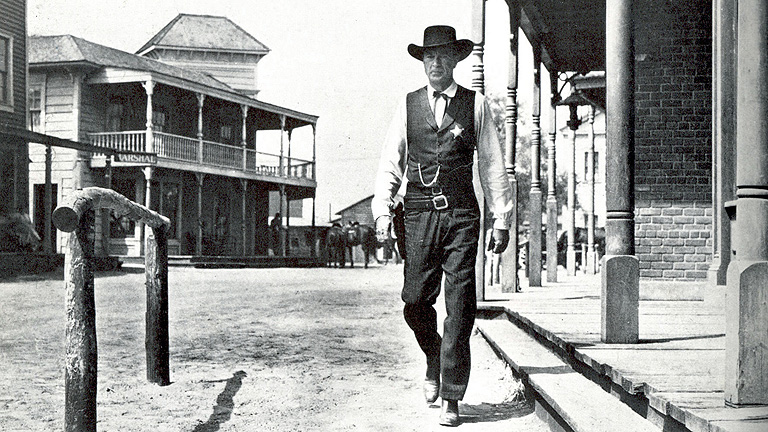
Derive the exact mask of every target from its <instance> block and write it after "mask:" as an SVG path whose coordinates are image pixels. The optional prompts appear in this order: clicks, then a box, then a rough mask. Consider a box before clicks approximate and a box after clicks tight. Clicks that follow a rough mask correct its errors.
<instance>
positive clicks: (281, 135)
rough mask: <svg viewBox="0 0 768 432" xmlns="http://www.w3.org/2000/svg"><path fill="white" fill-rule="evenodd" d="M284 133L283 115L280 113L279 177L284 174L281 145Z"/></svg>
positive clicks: (282, 144)
mask: <svg viewBox="0 0 768 432" xmlns="http://www.w3.org/2000/svg"><path fill="white" fill-rule="evenodd" d="M284 135H285V115H282V114H281V115H280V160H279V161H278V165H279V167H278V168H279V169H278V172H279V173H280V174H279V175H280V176H281V177H282V176H285V169H284V168H285V165H284V163H285V162H284V161H283V146H284V143H283V141H284V139H285V136H284Z"/></svg>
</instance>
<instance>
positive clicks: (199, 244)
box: [195, 173, 205, 256]
mask: <svg viewBox="0 0 768 432" xmlns="http://www.w3.org/2000/svg"><path fill="white" fill-rule="evenodd" d="M195 178H196V179H197V239H196V241H195V255H197V256H202V255H203V182H204V181H205V174H203V173H195Z"/></svg>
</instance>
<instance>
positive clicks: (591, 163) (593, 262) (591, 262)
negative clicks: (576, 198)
mask: <svg viewBox="0 0 768 432" xmlns="http://www.w3.org/2000/svg"><path fill="white" fill-rule="evenodd" d="M587 133H588V139H589V150H588V151H587V195H588V198H587V256H586V262H587V265H586V267H585V269H584V271H585V272H586V273H587V274H591V275H593V274H595V273H597V250H595V106H594V105H590V106H589V128H588V129H587Z"/></svg>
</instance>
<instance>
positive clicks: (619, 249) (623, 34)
mask: <svg viewBox="0 0 768 432" xmlns="http://www.w3.org/2000/svg"><path fill="white" fill-rule="evenodd" d="M605 12H606V14H605V15H606V69H605V70H606V83H605V87H606V96H607V104H606V138H607V141H606V178H608V179H611V182H612V184H611V187H610V188H608V189H607V190H606V199H605V201H606V223H605V225H606V228H605V230H606V255H605V256H604V257H603V261H602V263H603V264H602V266H603V272H602V295H601V321H602V323H601V339H602V341H603V342H605V343H637V341H638V336H639V325H638V306H639V279H640V266H639V262H638V260H637V257H635V214H634V209H635V164H634V151H635V133H634V132H635V44H634V20H633V13H634V6H633V0H615V1H609V2H607V3H606V11H605Z"/></svg>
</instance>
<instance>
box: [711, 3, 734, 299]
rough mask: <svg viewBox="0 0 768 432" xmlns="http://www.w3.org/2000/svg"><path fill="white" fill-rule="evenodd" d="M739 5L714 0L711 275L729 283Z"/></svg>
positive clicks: (715, 281) (715, 280)
mask: <svg viewBox="0 0 768 432" xmlns="http://www.w3.org/2000/svg"><path fill="white" fill-rule="evenodd" d="M736 5H737V2H736V1H735V0H715V1H713V2H712V22H713V24H712V215H713V217H712V246H713V249H712V265H711V266H710V268H709V275H708V279H709V281H710V282H711V283H712V284H713V285H725V284H726V273H727V270H728V265H729V264H730V262H731V258H732V256H731V249H732V248H731V236H732V233H731V220H730V218H729V217H728V213H727V212H726V211H725V203H727V202H729V201H734V200H735V199H736V196H735V195H734V188H733V186H734V184H735V183H736V180H735V174H736V173H735V167H736V165H735V160H734V159H735V158H734V155H735V154H736V149H735V146H736V15H737V13H736Z"/></svg>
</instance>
